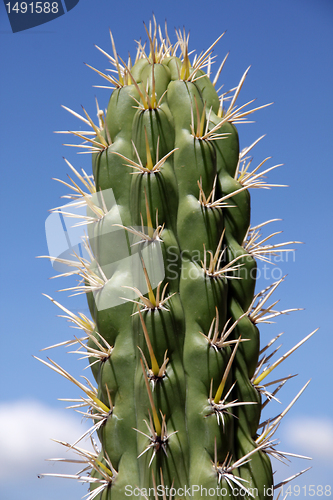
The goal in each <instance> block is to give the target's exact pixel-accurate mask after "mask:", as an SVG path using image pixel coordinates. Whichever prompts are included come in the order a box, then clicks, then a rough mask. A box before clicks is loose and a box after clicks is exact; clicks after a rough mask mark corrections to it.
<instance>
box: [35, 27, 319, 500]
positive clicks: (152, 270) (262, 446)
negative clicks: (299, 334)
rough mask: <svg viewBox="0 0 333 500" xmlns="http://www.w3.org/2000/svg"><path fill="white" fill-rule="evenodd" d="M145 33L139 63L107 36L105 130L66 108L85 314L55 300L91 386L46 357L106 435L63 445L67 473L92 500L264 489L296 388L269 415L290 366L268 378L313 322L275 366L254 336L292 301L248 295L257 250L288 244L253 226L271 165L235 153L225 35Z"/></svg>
mask: <svg viewBox="0 0 333 500" xmlns="http://www.w3.org/2000/svg"><path fill="white" fill-rule="evenodd" d="M146 32H147V37H148V42H147V47H146V46H145V45H142V44H141V42H139V43H138V47H137V54H136V58H135V61H134V63H132V61H131V59H129V60H128V61H127V62H124V61H123V60H122V59H121V58H120V56H119V55H118V54H117V51H116V48H115V44H114V40H113V37H112V35H111V44H112V55H109V54H107V53H106V52H104V51H102V52H103V53H104V54H105V55H106V56H107V58H108V60H109V63H111V65H112V66H113V70H112V71H111V72H108V73H101V72H100V71H97V70H95V71H97V72H98V73H99V74H100V75H101V76H103V77H104V78H105V79H106V80H107V81H108V85H109V86H110V87H111V88H113V91H112V94H111V97H110V100H109V104H108V107H107V110H106V111H103V110H101V109H100V108H99V106H98V105H97V115H98V125H95V124H94V122H93V121H92V120H91V118H90V117H89V115H88V114H87V113H86V111H85V110H84V114H83V115H79V114H78V113H76V112H74V111H72V110H69V111H70V112H71V113H72V114H74V115H76V116H77V117H79V118H80V119H81V120H82V121H83V122H84V123H85V124H86V125H88V126H89V128H90V130H89V131H88V132H86V133H85V132H72V134H74V136H77V137H79V138H81V139H82V140H83V141H84V142H83V143H82V144H76V146H78V147H80V148H81V150H82V151H88V152H91V153H92V162H93V176H90V175H88V174H86V173H85V171H82V173H80V172H79V171H78V170H76V169H75V168H74V167H73V166H72V165H71V164H70V163H69V162H67V164H68V166H69V167H70V169H71V171H72V173H74V175H75V179H74V180H72V179H71V180H70V182H68V183H65V182H63V181H61V182H63V184H65V185H66V186H67V187H70V188H71V195H70V198H71V201H70V202H69V203H68V204H67V205H66V206H64V207H60V208H57V209H55V210H54V214H58V216H59V215H60V214H61V215H64V216H65V217H72V218H73V217H74V218H75V217H77V218H78V221H75V220H74V219H72V220H73V221H74V222H73V224H75V222H76V223H77V224H76V225H77V226H79V225H80V224H86V225H87V226H86V227H87V235H86V237H85V239H84V242H83V243H82V248H84V255H83V254H82V252H81V254H80V253H79V252H77V251H74V250H73V249H72V250H73V251H72V252H71V251H70V249H69V253H70V254H71V256H68V255H62V256H59V255H58V256H52V260H53V262H55V263H57V264H58V265H64V266H65V267H66V272H64V273H62V275H64V274H66V275H78V276H79V277H80V278H81V281H80V282H79V284H78V285H77V286H74V287H72V291H73V293H85V294H86V295H87V299H88V304H89V309H90V314H91V318H92V319H90V318H87V317H86V316H85V315H84V314H82V313H81V314H79V315H75V314H73V313H71V312H70V311H69V310H68V309H66V308H65V307H64V306H62V305H60V304H59V303H58V302H56V301H54V300H53V299H51V298H50V297H49V298H50V299H51V300H52V301H53V302H54V303H55V304H56V305H57V306H59V307H60V308H61V309H62V310H63V312H65V316H66V317H67V318H68V319H69V320H70V321H71V322H72V323H73V324H74V326H75V327H78V328H80V329H81V330H83V332H84V337H82V338H80V339H78V338H76V337H75V339H74V340H71V341H68V342H67V343H65V345H74V344H77V345H78V346H79V350H78V352H80V353H81V352H82V351H85V352H86V357H87V358H89V362H90V364H91V369H92V373H93V376H94V378H95V381H96V384H97V387H95V385H94V384H92V383H91V382H87V383H83V382H80V381H78V380H76V379H74V378H73V377H72V376H71V375H70V374H69V373H68V372H67V371H65V370H64V369H63V368H61V367H60V366H59V365H58V364H56V363H55V362H54V361H51V360H49V362H46V361H43V363H44V364H46V365H48V366H50V367H51V368H52V369H53V370H55V371H56V372H58V373H60V374H61V375H63V376H64V377H66V378H67V379H68V380H70V381H72V382H74V384H76V386H77V387H78V388H79V389H80V390H81V391H82V394H83V395H82V396H81V400H80V401H79V403H78V404H77V405H76V406H77V408H79V410H80V411H81V412H83V414H84V415H85V416H86V417H87V418H89V419H91V420H92V427H91V429H90V430H89V431H87V432H86V433H85V434H84V436H82V438H83V437H85V438H87V437H89V436H90V437H92V434H93V432H95V431H96V432H97V435H98V438H99V442H100V443H99V445H98V446H97V445H96V444H94V451H91V450H90V451H84V450H83V449H82V448H81V446H78V445H77V443H75V444H73V445H70V444H69V443H62V444H63V445H64V446H65V447H68V448H72V449H73V450H74V451H75V452H76V453H77V454H78V455H79V456H80V460H81V461H82V462H83V463H84V464H85V465H84V468H83V470H82V471H80V472H79V473H78V474H76V475H74V476H71V477H74V478H76V479H78V480H79V481H81V482H87V483H89V484H90V493H89V494H88V498H89V500H92V499H94V498H97V499H99V500H124V499H125V498H127V497H139V498H143V499H146V500H157V499H158V498H162V499H163V500H170V499H171V498H172V499H176V500H178V499H190V498H191V499H192V498H193V499H197V500H198V499H201V498H214V499H218V498H225V499H227V498H228V499H229V498H233V499H238V498H248V499H250V498H256V499H260V500H264V499H271V498H273V496H274V491H275V490H276V491H277V495H279V493H278V487H279V486H281V484H282V483H281V484H274V479H273V470H272V465H271V458H270V457H271V456H273V457H275V458H278V459H281V460H284V459H285V458H286V454H285V453H284V452H281V451H278V450H277V449H276V448H275V437H274V439H273V435H274V433H275V431H276V429H277V427H278V425H279V423H280V421H281V419H282V418H283V417H284V415H285V414H286V413H287V412H288V410H289V408H290V407H291V406H292V404H293V403H294V401H295V400H296V399H297V398H298V396H299V395H300V393H301V392H302V391H303V390H304V388H305V387H304V388H303V389H302V390H301V391H300V393H299V394H298V395H297V396H296V398H295V399H294V401H292V403H290V405H289V406H287V408H285V409H284V410H283V411H282V412H281V413H280V414H279V415H278V416H273V417H272V418H271V419H268V420H266V421H262V418H261V413H262V409H263V407H264V406H266V405H267V404H268V403H269V402H270V401H271V399H272V398H275V396H276V394H277V392H278V391H279V390H280V389H281V387H282V386H283V385H284V383H285V382H286V381H287V379H288V378H290V376H289V377H285V378H282V379H281V378H280V379H279V380H275V381H274V380H273V381H272V380H270V381H269V384H267V386H265V385H263V384H264V380H265V381H266V376H268V375H270V373H271V372H272V371H273V369H274V368H275V367H276V366H277V365H279V364H280V363H281V362H282V361H283V360H284V359H286V357H288V356H289V355H290V354H291V353H292V352H293V351H294V350H295V349H296V348H298V347H299V346H300V345H301V344H302V343H303V342H304V341H305V340H307V339H308V338H309V337H310V336H311V335H312V333H314V332H312V333H311V334H310V335H308V336H307V337H305V339H303V340H302V341H301V342H299V344H297V345H296V346H295V347H294V348H293V349H291V350H290V351H288V352H287V353H285V354H284V355H283V356H282V357H281V358H279V359H278V360H277V361H275V362H271V357H272V353H268V349H269V348H270V346H271V345H272V344H273V343H274V342H275V341H276V339H277V338H278V337H279V336H278V337H276V338H274V339H273V340H272V341H270V342H269V343H268V344H267V345H266V346H262V345H261V343H260V338H259V330H258V325H259V324H260V323H262V322H269V321H270V320H271V319H272V318H274V317H276V316H278V315H280V314H284V313H286V312H289V311H291V309H290V310H288V311H286V310H285V311H277V310H275V309H274V306H275V304H276V302H274V303H273V304H270V297H271V295H272V293H273V292H274V291H275V289H276V288H277V286H278V285H279V284H280V283H281V282H282V281H283V278H282V279H281V280H279V281H277V282H274V283H270V284H269V286H268V287H267V288H266V289H265V290H263V291H261V292H259V293H256V291H255V285H256V277H257V261H258V259H259V260H260V259H261V260H269V259H270V257H271V256H272V255H275V254H276V252H286V251H291V249H290V247H289V245H290V244H293V243H296V242H287V243H277V244H273V243H271V240H270V238H271V237H272V236H274V235H275V234H276V233H274V234H271V235H269V236H266V237H263V236H261V230H262V228H264V227H265V226H266V225H267V224H268V222H273V221H267V222H264V223H261V224H259V225H257V226H253V227H251V225H250V194H249V189H250V188H270V187H271V186H272V185H271V184H268V183H267V182H266V181H265V179H264V174H266V173H267V172H268V171H270V170H272V169H273V168H275V166H274V167H270V168H266V167H265V168H264V169H263V168H262V166H263V165H264V163H265V161H266V160H265V161H263V162H262V163H261V164H260V165H258V166H257V167H256V168H251V158H250V157H249V156H248V153H249V151H250V150H251V148H252V147H253V146H254V145H255V144H253V145H252V146H250V147H248V148H247V149H246V150H243V151H240V149H239V140H238V132H237V129H236V126H235V125H237V124H238V123H242V122H245V121H246V119H247V116H248V115H249V114H251V113H253V112H254V111H256V110H257V109H260V108H255V109H253V108H251V103H247V104H245V105H241V106H239V105H238V104H237V99H238V95H239V93H240V90H241V88H242V85H243V83H244V80H245V78H246V74H247V71H246V72H245V74H244V75H243V77H242V78H241V80H240V83H239V84H238V86H237V87H235V89H233V90H232V91H230V92H225V93H223V94H222V95H219V94H218V90H217V89H216V87H217V82H218V80H219V77H220V73H221V70H222V68H223V66H224V63H225V61H226V59H225V60H224V61H223V62H222V64H221V65H220V67H219V69H218V71H217V73H216V76H215V77H214V78H211V66H212V62H213V59H214V57H212V51H213V48H214V47H215V44H216V43H217V42H218V41H219V40H220V38H221V37H220V38H219V39H218V40H216V42H215V43H213V44H212V45H211V46H210V47H209V48H208V49H207V50H206V51H205V52H203V53H201V54H200V55H197V56H195V57H194V58H193V60H192V62H190V58H189V50H188V41H189V40H188V36H187V35H186V34H185V32H182V31H177V32H176V35H177V41H176V43H175V44H174V45H172V44H171V42H170V40H169V36H168V34H167V30H166V29H165V34H164V35H163V34H162V30H161V29H160V27H159V26H157V25H156V22H155V19H154V20H153V22H151V23H150V24H149V26H148V28H146ZM99 50H101V49H99ZM191 58H192V56H191ZM93 69H94V68H93ZM261 107H264V106H261ZM67 109H68V108H67ZM256 142H257V141H256ZM79 181H80V182H79ZM79 183H81V187H80V186H79ZM81 208H83V209H84V214H83V215H82V211H81V215H79V214H78V211H77V209H81ZM71 212H72V213H71ZM68 268H69V271H68ZM272 386H273V389H272V392H270V390H271V387H272ZM268 387H269V389H268ZM76 401H77V400H76ZM288 455H289V454H288ZM305 458H306V457H305ZM65 477H66V475H65Z"/></svg>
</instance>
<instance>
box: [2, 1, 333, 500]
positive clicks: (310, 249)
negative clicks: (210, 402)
mask: <svg viewBox="0 0 333 500" xmlns="http://www.w3.org/2000/svg"><path fill="white" fill-rule="evenodd" d="M203 6H204V8H203ZM152 12H154V14H155V16H156V18H157V21H158V22H159V23H161V24H164V19H165V18H166V19H167V21H168V30H169V35H170V36H172V35H173V28H174V27H175V28H182V27H183V26H185V28H186V30H187V31H188V30H189V31H190V47H191V48H192V49H193V50H196V51H198V52H201V51H202V50H204V49H206V48H207V47H208V46H209V45H210V44H211V43H212V42H213V41H214V40H215V39H216V38H217V37H218V36H219V35H220V34H221V33H222V32H224V31H226V34H225V36H224V37H223V38H222V40H221V41H220V42H219V44H218V45H217V47H216V49H215V52H214V54H218V58H217V60H218V61H222V59H223V58H224V56H225V55H226V53H227V52H230V54H229V57H228V61H227V63H226V66H225V68H224V70H223V72H222V76H221V79H220V81H221V82H222V83H223V84H224V89H229V88H232V87H235V86H236V85H237V83H238V82H239V80H240V78H241V76H242V74H243V73H244V71H245V69H246V68H247V67H248V66H250V65H251V69H250V71H249V74H248V77H247V79H246V82H245V84H244V87H243V89H242V92H241V94H240V97H239V103H245V102H247V101H249V100H250V99H253V98H255V99H256V104H257V105H258V106H259V105H263V104H266V103H269V102H272V101H274V105H272V106H270V107H268V108H266V109H264V110H261V111H258V112H257V113H256V114H255V115H254V119H255V123H254V124H244V125H240V126H239V132H240V140H241V147H242V148H243V147H246V146H249V145H250V144H251V143H252V142H253V141H254V140H255V139H257V138H258V137H260V136H261V135H263V134H266V136H265V138H264V139H263V140H262V141H260V143H259V144H258V145H257V146H256V147H255V149H254V150H253V156H254V160H253V162H254V163H253V165H256V164H259V163H260V162H261V161H262V160H263V159H265V158H266V157H268V156H271V157H272V159H271V160H269V162H270V166H272V165H274V164H280V163H282V164H283V166H282V167H280V168H278V169H276V170H274V171H273V172H272V173H271V174H270V175H269V180H270V181H271V182H272V183H277V184H287V185H288V186H289V187H288V188H273V189H272V190H270V191H266V190H253V191H252V223H253V224H259V223H260V222H263V221H264V220H268V219H272V218H281V219H283V220H282V221H280V222H276V223H275V226H274V228H273V229H274V230H275V229H276V230H277V231H278V230H283V234H282V235H281V236H279V237H277V239H278V238H280V240H279V241H288V240H298V241H302V242H304V244H303V245H297V251H296V253H295V254H294V255H293V258H289V260H288V261H286V259H284V261H283V262H281V263H279V267H281V269H282V272H283V274H287V275H288V276H287V278H286V280H285V282H284V283H283V284H282V285H281V286H280V287H279V289H278V290H277V291H276V292H275V295H274V297H275V300H277V299H280V304H279V305H280V306H281V308H282V309H286V308H290V307H299V308H304V310H303V311H300V312H294V313H292V314H290V315H288V316H285V317H281V318H280V319H277V322H276V324H274V325H271V326H267V327H264V328H262V336H263V341H265V340H267V341H268V340H270V339H271V338H272V337H273V336H275V335H276V334H278V333H280V332H282V331H284V332H285V333H284V335H283V337H282V339H283V346H282V348H281V353H282V352H286V351H287V350H288V349H290V348H291V347H292V346H293V345H295V344H296V343H297V342H298V341H300V340H301V339H302V338H303V337H305V336H306V335H307V334H308V333H310V332H311V331H312V330H314V329H315V328H317V327H320V330H319V331H318V332H317V333H316V334H315V336H314V337H312V338H311V339H310V340H309V341H308V342H307V343H306V344H305V345H303V346H302V347H301V348H300V349H299V351H297V352H296V353H295V354H294V355H293V356H292V357H291V358H289V359H288V360H287V361H285V362H284V363H283V366H282V367H281V369H280V368H279V370H280V371H279V374H281V376H282V375H284V374H289V373H293V374H294V373H298V374H299V375H298V377H295V378H294V379H292V380H290V381H289V382H288V383H287V384H286V386H285V387H284V389H283V390H282V391H281V393H280V398H281V403H282V406H281V405H278V404H277V403H276V406H275V407H274V408H273V407H272V410H271V411H275V412H276V413H278V412H279V411H281V408H282V407H285V406H287V404H289V402H290V401H291V400H292V399H293V397H294V396H295V395H296V394H297V392H298V391H299V390H300V389H301V387H303V385H304V384H305V383H306V382H307V381H308V380H309V379H310V378H311V379H312V380H311V383H310V385H309V387H308V388H307V390H306V391H305V393H304V394H303V395H302V397H301V398H300V400H299V401H298V402H297V404H296V405H295V406H294V407H293V409H292V410H291V411H290V413H289V414H288V416H287V417H286V418H285V421H283V422H282V424H281V426H280V429H279V431H278V437H279V438H281V446H280V447H281V449H282V450H285V451H291V452H295V453H300V454H305V455H310V456H313V457H314V460H312V463H310V464H308V462H306V461H301V460H297V459H294V460H293V462H292V464H291V465H290V466H289V467H287V466H281V465H280V464H278V463H276V462H274V466H275V468H276V469H277V476H278V478H280V480H281V479H284V478H286V477H289V476H291V475H292V474H294V473H296V472H297V471H299V470H301V469H304V468H306V467H307V466H309V465H311V466H312V469H311V471H309V472H308V473H307V474H305V475H304V476H302V477H300V478H298V479H296V480H295V482H294V484H296V485H299V486H302V487H306V488H308V487H309V485H315V486H316V487H317V486H318V485H324V486H325V485H326V484H330V475H331V473H330V471H331V469H332V464H333V454H332V449H333V417H332V414H333V412H332V397H331V395H330V393H331V390H330V384H332V382H333V378H332V362H331V355H332V354H331V353H332V347H333V342H332V336H331V335H332V334H331V331H332V328H331V321H330V315H331V310H332V305H331V302H332V290H331V286H330V283H331V281H332V279H333V273H332V257H331V248H332V222H331V219H332V215H333V214H332V208H331V207H332V205H331V199H332V195H331V189H332V180H333V179H332V167H333V165H332V148H331V135H332V131H333V129H332V121H331V117H332V114H333V99H332V88H333V67H332V63H331V54H332V53H333V29H332V28H333V5H332V3H331V1H330V0H269V1H268V0H234V1H233V2H230V1H229V2H227V1H225V0H219V1H215V0H212V1H211V2H209V4H208V3H203V2H199V1H198V0H193V1H192V2H188V1H182V2H176V1H174V0H170V1H169V2H167V3H166V4H165V5H162V3H161V2H151V1H146V0H143V1H141V2H135V3H134V2H133V3H131V2H123V3H122V4H120V2H118V3H115V2H114V3H112V2H108V1H107V0H98V1H92V0H80V2H79V4H78V5H77V6H76V7H75V8H74V9H73V10H71V11H70V12H69V13H67V14H65V15H64V16H62V17H60V18H58V19H56V20H54V21H52V22H50V23H47V24H45V25H42V26H39V27H36V28H32V29H30V30H27V31H23V32H20V33H15V34H13V33H12V32H11V30H10V25H9V22H8V19H7V18H6V13H5V7H4V5H3V4H1V5H0V16H1V17H0V40H1V47H2V50H1V54H0V60H1V77H0V79H1V80H0V85H1V87H0V88H1V94H0V101H1V102H0V105H1V123H0V127H1V133H0V142H1V148H0V157H1V166H2V171H1V199H0V201H1V214H2V244H1V263H2V269H1V281H2V289H1V302H0V304H1V312H2V314H1V318H2V319H1V344H2V349H1V354H0V356H1V358H0V359H1V363H0V370H1V395H0V434H1V435H2V438H1V439H2V443H3V442H4V443H5V446H4V447H3V449H4V450H5V452H3V455H2V457H1V458H0V464H1V468H2V470H3V471H6V480H5V479H4V473H3V474H2V475H0V496H1V498H2V499H3V500H14V499H16V498H20V500H30V499H32V498H33V499H34V500H46V499H47V500H55V499H57V498H59V497H61V498H63V499H64V500H75V499H79V498H81V497H82V496H83V495H84V494H85V489H84V487H82V486H80V485H76V484H75V483H73V484H71V481H69V480H68V481H67V482H66V480H56V481H55V480H53V479H47V478H44V479H43V480H38V479H37V473H39V472H47V471H51V469H52V471H53V470H54V468H52V467H51V468H50V465H49V464H47V463H45V462H44V461H43V457H44V458H48V457H50V456H60V455H61V454H62V453H63V452H62V450H61V449H58V448H57V447H55V448H51V446H53V445H52V444H51V443H50V441H49V437H55V438H57V439H63V438H64V436H63V435H62V434H61V431H62V429H63V430H64V432H65V434H66V433H67V435H68V436H69V437H68V439H75V438H76V437H78V436H79V435H80V432H83V430H82V429H83V427H82V429H81V427H80V417H79V416H76V417H75V415H73V414H72V413H70V412H69V410H64V407H65V403H64V402H61V401H60V402H59V401H57V398H58V397H61V398H66V397H67V398H69V397H75V396H77V395H78V394H77V393H75V389H74V390H73V388H72V387H71V385H70V384H69V383H68V382H67V381H65V380H61V379H60V377H59V376H57V375H56V374H54V373H53V372H51V370H48V369H47V368H46V367H44V366H43V365H42V364H40V363H38V362H37V361H36V360H35V359H34V358H33V357H32V356H33V355H37V356H41V357H44V358H45V357H46V354H45V353H40V349H41V348H43V347H45V346H48V345H50V344H54V343H56V342H61V341H63V340H66V339H68V338H70V337H71V336H72V331H71V330H70V329H69V328H68V326H67V324H66V321H65V320H63V319H61V318H58V317H57V315H58V314H59V311H57V308H56V307H55V306H54V305H53V304H52V303H51V302H49V301H48V300H47V299H46V298H45V297H44V296H43V295H42V293H46V294H48V295H51V296H52V297H54V298H56V299H57V300H58V301H60V302H61V303H63V304H64V305H66V306H67V307H69V308H70V309H72V310H74V311H82V312H85V313H87V307H86V304H85V298H84V297H82V296H80V297H79V298H75V299H74V298H68V297H67V295H66V294H64V293H63V294H59V293H56V290H58V289H59V288H61V287H62V286H64V285H65V282H61V283H60V281H57V280H49V279H48V278H49V277H50V276H52V272H53V270H52V267H51V265H50V263H49V262H48V261H46V260H40V259H36V258H35V257H36V256H37V255H45V254H46V253H47V246H46V238H45V230H44V225H45V219H46V217H47V216H48V215H49V212H48V210H49V209H50V208H53V207H55V206H58V205H59V197H60V196H61V195H63V194H65V193H66V190H64V189H63V187H62V186H61V185H60V184H59V183H56V182H55V181H53V180H52V178H53V177H58V178H61V179H64V180H65V179H66V175H67V173H68V168H67V166H66V163H65V162H64V160H63V156H65V157H66V158H67V159H68V160H69V161H70V162H71V163H72V164H73V165H74V166H75V167H77V168H81V167H83V168H85V169H86V170H87V171H89V168H90V162H89V158H88V155H77V154H76V151H74V149H72V148H66V147H65V146H63V145H62V143H63V142H67V141H66V140H64V137H63V136H60V135H56V134H53V131H56V130H64V129H65V130H68V129H77V128H78V123H77V120H76V119H75V118H74V117H72V116H71V115H70V114H69V113H67V112H66V111H65V110H64V109H63V108H61V105H65V106H68V107H70V108H72V109H74V110H75V111H77V112H81V105H83V106H84V107H85V109H87V111H88V112H89V113H90V114H91V115H94V114H95V96H97V97H98V101H99V104H100V106H101V107H103V108H104V107H106V105H107V102H108V98H109V92H108V91H107V90H102V89H97V88H93V87H92V86H93V85H103V81H102V79H101V78H100V77H99V76H98V75H97V74H96V73H94V72H93V71H91V70H90V69H89V68H88V67H87V66H86V65H85V64H84V63H87V64H91V65H92V66H94V67H97V68H99V69H101V70H102V71H104V70H105V69H106V68H107V67H108V63H107V60H106V58H105V57H104V56H103V55H102V54H100V53H99V51H98V50H96V48H95V47H94V44H97V45H98V46H100V47H101V48H103V49H105V50H106V51H110V50H111V45H110V38H109V28H111V30H112V33H113V36H114V38H115V40H116V46H117V51H118V53H119V54H120V55H121V56H122V57H123V58H125V57H127V54H128V51H131V53H132V54H134V53H135V43H134V40H137V39H139V38H140V37H142V38H143V39H145V31H144V26H143V21H145V22H146V23H147V22H148V21H149V19H150V18H151V16H152ZM269 272H271V271H269ZM275 276H277V275H275ZM273 277H274V276H273ZM66 285H67V286H69V283H68V282H66ZM261 285H262V286H261ZM265 286H267V281H265V280H261V281H260V283H259V284H258V287H259V288H258V291H259V290H260V289H261V288H264V287H265ZM50 355H51V357H52V358H53V359H55V360H56V361H57V362H59V364H61V365H63V366H64V367H65V368H67V369H68V370H69V371H70V372H71V373H72V374H73V375H75V376H77V377H79V376H80V375H81V374H82V369H83V368H84V366H85V364H84V361H76V358H77V356H76V355H74V354H66V349H61V348H59V349H58V350H55V351H52V352H51V353H50ZM86 373H87V372H85V374H86ZM66 439H67V438H66ZM45 443H47V444H45ZM0 446H1V445H0ZM54 446H55V445H54ZM5 466H6V467H5ZM65 467H66V466H63V469H62V470H64V468H65ZM304 491H305V490H302V492H303V494H304ZM304 496H305V495H304ZM300 497H302V494H301V495H300Z"/></svg>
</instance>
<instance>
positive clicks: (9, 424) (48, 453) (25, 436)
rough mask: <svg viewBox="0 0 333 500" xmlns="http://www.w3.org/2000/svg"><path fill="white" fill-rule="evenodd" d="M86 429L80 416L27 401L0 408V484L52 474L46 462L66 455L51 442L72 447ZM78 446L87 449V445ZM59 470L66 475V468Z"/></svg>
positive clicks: (0, 405) (5, 404)
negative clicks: (8, 480)
mask: <svg viewBox="0 0 333 500" xmlns="http://www.w3.org/2000/svg"><path fill="white" fill-rule="evenodd" d="M85 429H87V424H85V425H84V426H82V425H81V418H80V416H78V415H75V414H73V412H72V413H70V411H69V410H57V409H54V408H52V407H49V406H45V405H43V404H42V403H40V402H38V401H27V400H22V401H13V402H7V403H2V404H0V480H1V479H4V478H8V476H15V477H16V478H24V477H27V476H31V474H38V473H40V472H53V470H50V467H52V466H51V465H50V464H48V463H45V459H47V458H55V457H62V458H63V457H64V456H65V457H68V458H69V455H68V453H67V451H66V450H65V449H64V448H63V447H62V446H61V445H59V444H58V443H54V441H52V439H58V440H61V441H66V442H69V443H73V442H75V441H76V439H77V438H79V437H80V436H81V435H82V434H83V433H84V431H85ZM80 446H82V447H83V448H88V449H89V443H83V444H82V445H80ZM46 469H47V470H46ZM62 469H63V471H66V472H67V464H62ZM56 472H58V470H57V471H56Z"/></svg>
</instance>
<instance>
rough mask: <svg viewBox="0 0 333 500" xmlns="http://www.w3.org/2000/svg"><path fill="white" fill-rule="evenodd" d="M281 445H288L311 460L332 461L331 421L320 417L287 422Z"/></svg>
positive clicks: (332, 438) (332, 432) (332, 434)
mask: <svg viewBox="0 0 333 500" xmlns="http://www.w3.org/2000/svg"><path fill="white" fill-rule="evenodd" d="M283 443H288V444H289V443H290V445H292V446H293V447H297V449H298V450H302V452H305V453H306V454H309V455H311V456H312V457H313V458H317V459H319V458H322V459H324V460H333V420H331V419H329V418H321V417H301V418H300V419H297V420H289V422H288V423H286V427H285V436H284V439H283ZM284 447H285V448H286V446H284ZM288 451H289V450H288ZM295 453H298V451H297V450H295Z"/></svg>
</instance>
